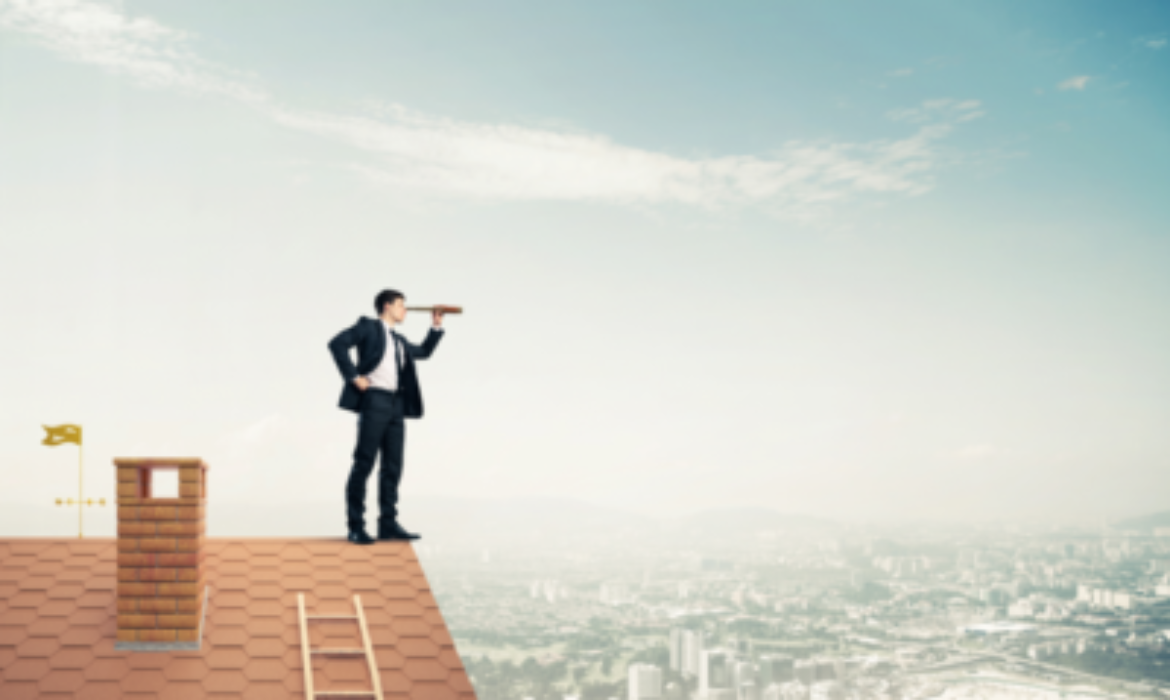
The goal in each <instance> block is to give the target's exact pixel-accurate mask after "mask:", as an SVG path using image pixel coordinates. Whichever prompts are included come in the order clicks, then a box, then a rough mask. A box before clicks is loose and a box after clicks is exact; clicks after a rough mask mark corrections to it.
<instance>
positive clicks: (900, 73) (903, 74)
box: [886, 68, 914, 78]
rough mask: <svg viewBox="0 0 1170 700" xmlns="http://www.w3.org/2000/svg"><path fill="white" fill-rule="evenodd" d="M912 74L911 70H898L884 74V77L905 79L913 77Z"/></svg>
mask: <svg viewBox="0 0 1170 700" xmlns="http://www.w3.org/2000/svg"><path fill="white" fill-rule="evenodd" d="M913 74H914V69H913V68H899V69H898V70H892V71H890V72H888V73H886V75H887V76H888V77H890V78H905V77H906V76H908V75H913Z"/></svg>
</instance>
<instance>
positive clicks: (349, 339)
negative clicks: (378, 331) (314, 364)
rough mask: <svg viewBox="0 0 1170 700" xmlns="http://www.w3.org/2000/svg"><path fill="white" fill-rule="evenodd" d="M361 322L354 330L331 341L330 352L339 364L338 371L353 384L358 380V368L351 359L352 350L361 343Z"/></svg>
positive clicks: (348, 330)
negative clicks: (350, 351)
mask: <svg viewBox="0 0 1170 700" xmlns="http://www.w3.org/2000/svg"><path fill="white" fill-rule="evenodd" d="M360 329H361V321H358V322H357V323H355V324H354V325H353V327H352V328H347V329H345V330H343V331H342V332H340V333H338V334H337V335H335V336H334V337H333V340H330V341H329V352H330V353H332V354H333V361H334V362H335V363H337V370H338V371H339V372H341V376H342V378H344V379H345V381H347V382H352V381H353V380H354V379H357V378H358V372H357V367H354V366H353V360H352V359H350V357H349V350H350V348H352V347H354V346H355V345H357V344H358V343H359V342H360V341H361V336H362V333H361V330H360Z"/></svg>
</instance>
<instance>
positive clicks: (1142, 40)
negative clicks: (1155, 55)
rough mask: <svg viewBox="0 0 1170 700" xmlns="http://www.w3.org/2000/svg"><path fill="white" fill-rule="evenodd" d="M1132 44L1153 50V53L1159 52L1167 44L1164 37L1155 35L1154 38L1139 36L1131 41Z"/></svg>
mask: <svg viewBox="0 0 1170 700" xmlns="http://www.w3.org/2000/svg"><path fill="white" fill-rule="evenodd" d="M1133 43H1135V44H1137V45H1138V46H1141V47H1143V48H1147V49H1153V50H1154V51H1161V50H1162V49H1164V48H1166V43H1167V42H1166V37H1165V36H1163V35H1155V36H1139V37H1138V38H1136V39H1134V40H1133Z"/></svg>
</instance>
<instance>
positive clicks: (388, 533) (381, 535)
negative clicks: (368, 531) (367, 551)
mask: <svg viewBox="0 0 1170 700" xmlns="http://www.w3.org/2000/svg"><path fill="white" fill-rule="evenodd" d="M418 538H419V535H417V534H415V533H413V532H407V531H406V530H404V529H403V528H402V526H401V525H399V524H398V523H394V524H393V525H390V526H389V527H383V526H381V525H379V526H378V539H380V540H417V539H418Z"/></svg>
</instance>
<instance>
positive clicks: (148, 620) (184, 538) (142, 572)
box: [114, 457, 207, 651]
mask: <svg viewBox="0 0 1170 700" xmlns="http://www.w3.org/2000/svg"><path fill="white" fill-rule="evenodd" d="M114 465H115V466H116V468H117V471H118V637H117V641H116V642H115V645H114V648H115V649H122V650H135V651H173V650H196V649H199V648H200V645H201V643H202V637H203V618H204V613H205V608H206V602H207V598H206V595H207V591H206V581H205V578H204V571H203V557H204V546H203V540H204V537H203V536H204V534H205V533H206V515H207V505H206V504H207V465H206V464H204V462H203V460H202V459H199V458H198V457H134V458H118V459H115V460H114ZM163 470H177V471H178V473H179V493H178V498H155V497H154V495H153V494H152V492H151V481H152V478H151V477H152V476H153V475H154V474H155V472H157V471H163Z"/></svg>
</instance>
